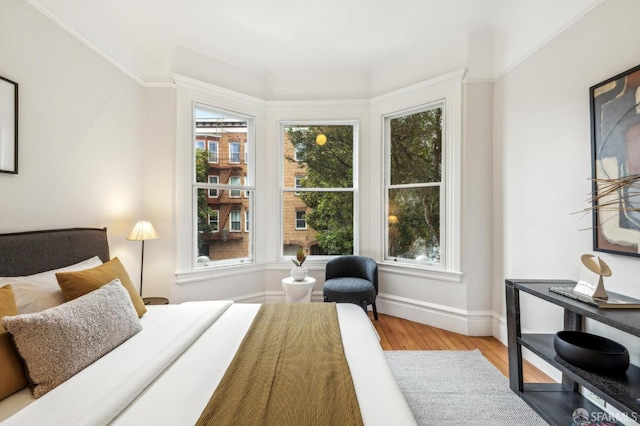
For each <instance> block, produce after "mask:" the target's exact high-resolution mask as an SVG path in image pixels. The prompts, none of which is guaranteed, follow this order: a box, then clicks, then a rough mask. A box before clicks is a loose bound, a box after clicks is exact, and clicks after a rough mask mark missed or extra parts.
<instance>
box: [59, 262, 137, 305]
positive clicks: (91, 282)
mask: <svg viewBox="0 0 640 426" xmlns="http://www.w3.org/2000/svg"><path fill="white" fill-rule="evenodd" d="M56 278H58V284H59V285H60V288H61V289H62V294H64V297H65V299H67V300H73V299H75V298H78V297H80V296H82V295H85V294H87V293H89V292H90V291H93V290H95V289H98V288H100V287H102V286H103V285H105V284H106V283H108V282H111V281H112V280H115V279H116V278H117V279H119V280H120V282H121V283H122V285H123V286H124V288H126V289H127V292H128V293H129V296H130V297H131V302H133V306H135V308H136V312H137V313H138V317H142V315H144V313H145V312H147V308H146V307H145V306H144V301H143V300H142V298H141V297H140V295H139V294H138V291H137V290H136V288H135V287H134V286H133V283H132V282H131V278H129V274H127V270H126V269H124V266H122V263H121V262H120V259H118V258H117V257H114V258H113V259H111V260H110V261H108V262H106V263H103V264H102V265H100V266H98V267H95V268H91V269H86V270H84V271H78V272H59V273H57V274H56Z"/></svg>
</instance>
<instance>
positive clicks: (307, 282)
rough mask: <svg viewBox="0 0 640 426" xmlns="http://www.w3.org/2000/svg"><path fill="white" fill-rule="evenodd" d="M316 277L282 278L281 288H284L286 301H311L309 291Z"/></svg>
mask: <svg viewBox="0 0 640 426" xmlns="http://www.w3.org/2000/svg"><path fill="white" fill-rule="evenodd" d="M315 283H316V279H315V278H312V277H307V278H305V279H304V280H302V281H295V280H294V279H293V278H291V277H287V278H284V279H283V280H282V289H283V290H284V294H285V299H286V302H287V303H309V302H311V293H312V292H313V286H314V285H315Z"/></svg>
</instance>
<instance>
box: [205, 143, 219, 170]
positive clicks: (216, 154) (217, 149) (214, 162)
mask: <svg viewBox="0 0 640 426" xmlns="http://www.w3.org/2000/svg"><path fill="white" fill-rule="evenodd" d="M212 146H215V147H216V148H215V149H214V150H212V149H211V147H212ZM219 148H220V146H219V144H218V141H212V140H208V141H207V151H209V163H210V164H218V162H219V160H220V150H219ZM212 152H214V153H215V158H214V160H213V161H211V153H212Z"/></svg>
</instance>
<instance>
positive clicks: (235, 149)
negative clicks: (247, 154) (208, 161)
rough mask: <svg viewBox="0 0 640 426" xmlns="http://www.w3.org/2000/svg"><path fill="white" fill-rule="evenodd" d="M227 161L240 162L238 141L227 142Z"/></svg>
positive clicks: (231, 162)
mask: <svg viewBox="0 0 640 426" xmlns="http://www.w3.org/2000/svg"><path fill="white" fill-rule="evenodd" d="M229 163H230V164H239V163H240V142H229Z"/></svg>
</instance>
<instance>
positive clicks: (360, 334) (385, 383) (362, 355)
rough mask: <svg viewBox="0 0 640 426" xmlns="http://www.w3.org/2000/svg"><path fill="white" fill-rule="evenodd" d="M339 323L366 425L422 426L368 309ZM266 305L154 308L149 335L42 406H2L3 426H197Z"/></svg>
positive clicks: (341, 308)
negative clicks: (397, 377)
mask: <svg viewBox="0 0 640 426" xmlns="http://www.w3.org/2000/svg"><path fill="white" fill-rule="evenodd" d="M337 306H338V319H339V322H340V330H341V333H342V338H343V343H344V350H345V355H346V357H347V362H348V363H349V367H350V369H351V375H352V377H353V381H354V386H355V390H356V395H357V397H358V403H359V405H360V411H361V414H362V419H363V421H364V424H365V425H390V424H393V425H414V424H415V420H414V418H413V416H412V414H411V411H410V409H409V407H408V405H407V403H406V400H405V399H404V396H403V395H402V392H401V391H400V389H399V388H398V385H397V383H396V382H395V379H394V377H393V374H392V373H391V370H390V368H389V366H388V364H387V362H386V359H385V356H384V353H383V352H382V350H381V348H380V345H379V343H378V337H377V334H376V332H375V329H374V328H373V326H372V325H371V322H370V320H369V318H368V317H367V316H366V315H364V312H363V311H362V309H361V308H360V307H358V306H356V305H351V304H339V305H337ZM259 307H260V305H258V304H234V303H233V302H230V301H214V302H188V303H183V304H180V305H166V306H150V307H148V308H149V310H148V312H147V314H145V315H144V317H143V318H141V321H142V324H143V330H142V331H141V332H140V333H138V334H137V335H135V336H134V337H132V338H131V339H129V340H128V341H126V342H125V343H123V344H122V345H121V346H119V347H118V348H117V349H115V350H114V351H112V352H110V353H109V354H107V355H105V356H104V357H103V358H101V359H99V360H98V361H96V362H95V363H94V364H92V365H91V366H89V367H87V368H86V369H85V370H83V371H81V372H80V373H78V374H77V375H75V376H74V377H72V378H71V379H69V380H68V381H66V382H65V383H63V384H62V385H60V386H59V387H57V388H56V389H54V390H52V391H51V392H49V393H48V394H46V395H44V396H43V397H41V398H40V399H37V400H33V399H32V398H31V397H30V395H29V394H28V390H23V391H22V392H20V393H18V394H16V395H14V396H11V397H10V398H8V399H5V400H4V401H2V402H0V419H2V418H5V417H7V416H8V415H10V413H12V412H14V411H16V409H17V408H19V407H22V406H24V405H26V406H24V408H22V409H21V410H20V411H18V412H17V413H16V414H14V415H13V416H11V417H9V418H8V419H6V420H5V421H4V422H2V423H1V424H2V425H3V426H12V425H40V424H47V425H92V426H94V425H107V424H114V425H136V426H137V425H167V426H169V425H171V426H175V425H192V424H194V423H195V422H196V420H197V419H198V417H199V416H200V413H201V412H202V410H203V409H204V407H205V405H206V404H207V402H208V401H209V398H210V397H211V395H212V394H213V392H214V390H215V388H216V386H217V385H218V383H219V381H220V380H221V379H222V376H223V375H224V372H225V370H226V368H227V366H228V365H229V363H230V362H231V360H232V358H233V356H234V355H235V352H236V351H237V349H238V347H239V345H240V342H241V341H242V339H243V337H244V335H245V333H246V331H247V330H248V328H249V326H250V324H251V322H252V321H253V318H254V316H255V314H256V313H257V312H258V309H259Z"/></svg>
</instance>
